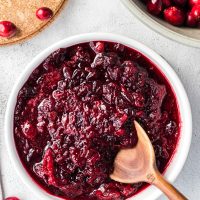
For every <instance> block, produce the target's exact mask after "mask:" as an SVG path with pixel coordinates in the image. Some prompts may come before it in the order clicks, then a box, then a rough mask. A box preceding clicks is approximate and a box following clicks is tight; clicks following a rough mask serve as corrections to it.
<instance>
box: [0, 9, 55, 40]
mask: <svg viewBox="0 0 200 200" xmlns="http://www.w3.org/2000/svg"><path fill="white" fill-rule="evenodd" d="M36 16H37V18H38V19H40V20H47V19H49V18H51V17H52V16H53V12H52V10H51V9H49V8H47V7H41V8H39V9H38V10H37V11H36ZM16 32H17V27H16V26H15V24H13V23H12V22H10V21H0V36H1V37H6V38H11V37H13V36H14V35H15V34H16Z"/></svg>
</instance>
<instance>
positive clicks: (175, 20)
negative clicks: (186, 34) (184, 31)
mask: <svg viewBox="0 0 200 200" xmlns="http://www.w3.org/2000/svg"><path fill="white" fill-rule="evenodd" d="M164 18H165V20H166V21H167V22H169V23H170V24H172V25H174V26H181V25H183V24H184V21H185V13H184V12H183V11H182V10H181V9H179V8H177V7H175V6H172V7H169V8H167V9H165V10H164Z"/></svg>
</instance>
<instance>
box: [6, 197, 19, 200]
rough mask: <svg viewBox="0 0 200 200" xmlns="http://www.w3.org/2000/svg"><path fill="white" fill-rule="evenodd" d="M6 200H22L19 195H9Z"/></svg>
mask: <svg viewBox="0 0 200 200" xmlns="http://www.w3.org/2000/svg"><path fill="white" fill-rule="evenodd" d="M5 200H20V199H19V198H17V197H7V198H6V199H5Z"/></svg>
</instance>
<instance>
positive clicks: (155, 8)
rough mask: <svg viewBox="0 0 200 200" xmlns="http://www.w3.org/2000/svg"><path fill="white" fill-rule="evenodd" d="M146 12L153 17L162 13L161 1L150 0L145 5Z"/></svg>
mask: <svg viewBox="0 0 200 200" xmlns="http://www.w3.org/2000/svg"><path fill="white" fill-rule="evenodd" d="M147 10H148V12H149V13H151V14H153V15H159V14H160V13H161V11H162V0H150V1H149V2H148V3H147Z"/></svg>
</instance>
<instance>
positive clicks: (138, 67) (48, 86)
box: [14, 42, 179, 200]
mask: <svg viewBox="0 0 200 200" xmlns="http://www.w3.org/2000/svg"><path fill="white" fill-rule="evenodd" d="M134 119H136V120H137V121H139V122H140V123H141V124H142V125H143V127H144V128H145V130H146V131H147V133H148V135H149V137H150V139H151V141H152V143H153V145H154V148H155V151H156V158H157V164H158V167H159V170H160V171H163V170H164V169H165V167H166V165H167V163H168V161H169V160H170V158H171V156H172V154H173V152H174V149H175V147H176V142H177V138H178V135H179V134H178V132H179V128H178V126H179V117H178V111H177V105H176V99H175V97H174V94H173V92H172V90H171V88H170V86H169V84H168V82H167V81H166V80H165V79H164V77H163V76H162V75H161V74H160V73H159V72H158V71H156V68H155V66H154V65H153V64H152V63H151V62H150V61H149V60H148V59H147V58H145V57H144V56H143V55H141V54H140V53H139V52H136V51H135V50H133V49H130V48H128V47H125V46H123V45H121V44H117V43H109V42H90V43H84V44H80V45H76V46H72V47H69V48H63V49H59V50H57V51H55V52H54V53H52V54H51V55H50V56H49V57H47V58H46V59H45V60H44V61H43V63H42V64H41V65H40V66H39V67H37V68H36V69H35V70H34V72H33V73H32V74H31V76H30V77H29V79H28V81H27V82H26V83H25V85H24V86H23V87H22V89H21V90H20V92H19V94H18V99H17V104H16V108H15V115H14V135H15V142H16V146H17V149H18V153H19V156H20V158H21V160H22V162H23V164H24V166H25V167H26V169H27V171H28V172H29V173H30V175H31V176H32V177H33V178H34V179H35V180H36V181H37V182H38V184H40V185H41V187H43V188H44V189H46V190H47V191H48V192H50V193H52V194H54V195H58V196H62V197H65V198H66V199H77V200H78V199H79V200H80V199H81V200H86V199H87V200H88V199H91V200H93V199H94V200H95V199H98V200H112V199H115V200H123V199H126V198H128V197H130V196H132V195H134V194H135V193H137V192H138V191H140V189H141V188H142V187H144V185H143V184H141V183H138V184H121V183H118V182H115V181H112V180H110V179H109V174H110V173H111V172H112V170H113V161H114V158H115V156H116V154H117V152H118V151H119V150H120V149H121V148H129V147H133V146H134V145H136V143H137V135H136V131H135V128H134V126H133V120H134Z"/></svg>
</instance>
